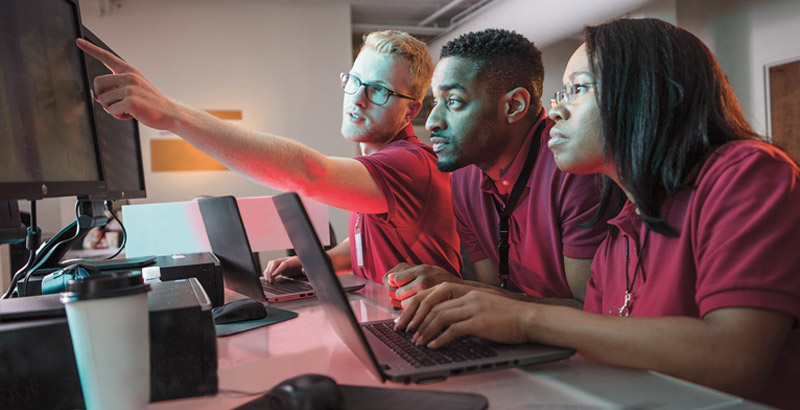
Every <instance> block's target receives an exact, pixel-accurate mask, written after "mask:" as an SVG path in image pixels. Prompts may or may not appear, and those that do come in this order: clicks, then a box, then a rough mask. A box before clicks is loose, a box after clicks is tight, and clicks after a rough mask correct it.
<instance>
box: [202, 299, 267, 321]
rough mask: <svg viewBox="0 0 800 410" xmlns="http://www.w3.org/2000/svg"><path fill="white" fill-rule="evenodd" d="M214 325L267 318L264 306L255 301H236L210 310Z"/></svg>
mask: <svg viewBox="0 0 800 410" xmlns="http://www.w3.org/2000/svg"><path fill="white" fill-rule="evenodd" d="M211 317H212V318H214V323H215V324H218V325H220V324H223V323H236V322H244V321H247V320H258V319H263V318H265V317H267V309H266V307H264V304H263V303H261V302H259V301H257V300H255V299H238V300H234V301H233V302H228V303H226V304H224V305H222V306H217V307H215V308H214V309H211Z"/></svg>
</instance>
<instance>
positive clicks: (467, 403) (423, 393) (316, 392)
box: [235, 374, 489, 410]
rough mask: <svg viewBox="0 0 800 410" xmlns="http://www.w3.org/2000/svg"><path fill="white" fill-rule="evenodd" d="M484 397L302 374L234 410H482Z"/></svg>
mask: <svg viewBox="0 0 800 410" xmlns="http://www.w3.org/2000/svg"><path fill="white" fill-rule="evenodd" d="M487 407H489V402H488V400H486V397H484V396H481V395H479V394H472V393H451V392H441V391H429V390H410V389H387V388H380V387H364V386H349V385H338V384H337V383H336V382H335V381H334V380H333V379H331V378H330V377H328V376H323V375H319V374H303V375H300V376H296V377H293V378H291V379H288V380H284V381H283V382H281V383H279V384H278V385H277V386H275V387H273V388H272V390H270V391H269V392H267V393H266V394H264V395H263V396H261V397H259V398H257V399H255V400H252V401H249V402H247V403H245V404H243V405H242V406H239V407H237V408H236V409H235V410H278V409H280V410H301V409H302V410H305V409H326V410H362V409H363V410H372V409H376V408H380V409H381V410H408V409H437V410H483V409H486V408H487Z"/></svg>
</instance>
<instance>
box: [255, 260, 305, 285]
mask: <svg viewBox="0 0 800 410" xmlns="http://www.w3.org/2000/svg"><path fill="white" fill-rule="evenodd" d="M304 274H305V272H304V271H303V265H301V264H300V259H299V258H298V257H297V256H287V257H285V258H278V259H273V260H271V261H269V262H268V263H267V268H266V269H264V277H266V278H267V281H268V282H269V283H275V280H276V279H277V277H278V276H279V275H280V276H301V275H304Z"/></svg>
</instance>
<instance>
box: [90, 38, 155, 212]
mask: <svg viewBox="0 0 800 410" xmlns="http://www.w3.org/2000/svg"><path fill="white" fill-rule="evenodd" d="M83 38H85V39H86V40H88V41H89V42H91V43H93V44H95V45H97V46H99V47H101V48H104V49H106V50H108V51H111V52H112V53H113V52H114V51H113V50H111V48H110V47H108V46H107V45H106V44H105V43H103V41H102V40H100V39H99V38H98V37H97V36H96V35H94V33H92V32H91V31H90V30H89V29H88V28H86V27H83ZM115 54H116V53H115ZM86 72H87V74H88V76H89V81H90V82H93V81H94V78H95V77H97V76H100V75H105V74H110V73H111V71H110V70H109V69H108V68H107V67H106V66H105V65H103V63H101V62H100V61H98V60H96V59H94V58H92V57H91V56H88V55H87V56H86ZM93 110H94V125H95V132H96V133H97V142H98V144H99V145H100V157H101V162H102V164H103V175H104V177H105V182H106V191H105V192H104V193H103V194H99V195H92V196H91V198H92V199H97V200H99V199H103V200H117V199H131V198H144V197H145V187H144V168H143V166H142V149H141V145H140V142H139V124H138V122H137V121H136V120H126V121H122V120H118V119H116V118H114V117H112V116H111V115H110V114H108V113H107V112H106V111H105V110H104V109H103V106H102V105H100V103H98V102H97V101H94V103H93Z"/></svg>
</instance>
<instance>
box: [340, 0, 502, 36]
mask: <svg viewBox="0 0 800 410" xmlns="http://www.w3.org/2000/svg"><path fill="white" fill-rule="evenodd" d="M339 1H344V2H346V3H349V4H350V10H351V24H352V26H353V36H354V37H356V38H358V39H360V38H361V36H362V35H363V34H364V33H367V32H370V31H375V30H382V29H385V28H395V29H398V30H403V31H406V32H408V33H410V34H413V35H414V36H416V37H418V38H420V39H422V40H423V41H427V40H430V39H431V38H434V37H436V36H438V35H441V34H443V33H445V32H446V31H448V29H450V28H452V27H455V26H457V25H458V24H459V23H460V22H463V21H465V20H466V19H468V18H470V17H471V16H473V15H476V14H477V13H480V12H481V10H482V9H483V8H484V7H485V6H487V5H488V4H490V3H492V2H494V1H496V0H406V1H396V0H349V1H347V0H339Z"/></svg>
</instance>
